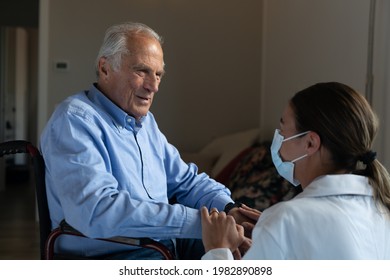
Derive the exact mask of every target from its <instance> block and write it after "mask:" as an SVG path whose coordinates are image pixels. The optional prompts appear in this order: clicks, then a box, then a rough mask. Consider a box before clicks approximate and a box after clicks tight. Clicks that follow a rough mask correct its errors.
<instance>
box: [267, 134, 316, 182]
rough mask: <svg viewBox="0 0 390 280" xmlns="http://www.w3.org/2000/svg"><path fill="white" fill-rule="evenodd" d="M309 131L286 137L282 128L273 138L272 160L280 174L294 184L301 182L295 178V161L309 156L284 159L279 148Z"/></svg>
mask: <svg viewBox="0 0 390 280" xmlns="http://www.w3.org/2000/svg"><path fill="white" fill-rule="evenodd" d="M307 133H309V131H306V132H302V133H299V134H296V135H294V136H291V137H288V138H286V139H284V137H283V136H282V135H280V130H279V129H276V130H275V134H274V139H273V140H272V145H271V156H272V161H273V163H274V165H275V167H276V170H277V171H278V173H279V175H280V176H282V177H283V178H284V179H286V180H287V181H289V182H290V183H291V184H293V185H294V186H298V185H299V184H300V182H299V181H298V180H296V179H295V178H294V162H296V161H298V160H301V159H303V158H305V157H307V154H305V155H303V156H301V157H298V158H296V159H294V160H292V161H283V160H282V158H281V157H280V154H279V150H280V147H281V146H282V143H283V142H286V141H288V140H291V139H294V138H297V137H299V136H302V135H305V134H307Z"/></svg>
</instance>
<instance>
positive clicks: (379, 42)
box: [373, 0, 390, 170]
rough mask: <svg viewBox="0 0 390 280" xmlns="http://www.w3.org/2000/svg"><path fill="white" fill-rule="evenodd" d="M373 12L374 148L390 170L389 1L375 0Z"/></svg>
mask: <svg viewBox="0 0 390 280" xmlns="http://www.w3.org/2000/svg"><path fill="white" fill-rule="evenodd" d="M375 12H376V13H375V15H376V19H375V32H374V37H375V40H374V67H373V74H374V86H373V107H374V109H375V110H376V112H377V114H378V116H379V120H380V127H379V128H380V129H379V134H378V137H377V141H376V150H377V151H378V157H379V159H380V160H381V161H382V163H383V164H384V165H385V166H386V167H387V169H388V170H390V146H389V143H390V126H389V123H390V114H389V112H388V111H389V106H390V97H389V91H390V79H389V76H390V29H389V26H390V1H388V0H376V8H375Z"/></svg>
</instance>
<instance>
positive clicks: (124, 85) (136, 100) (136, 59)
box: [98, 35, 164, 119]
mask: <svg viewBox="0 0 390 280" xmlns="http://www.w3.org/2000/svg"><path fill="white" fill-rule="evenodd" d="M129 42H130V43H129ZM129 42H128V50H129V52H130V54H126V55H123V56H122V64H121V65H120V66H119V69H117V70H114V69H112V67H111V65H110V64H109V61H108V60H107V59H106V58H101V59H100V63H99V80H98V88H99V89H100V90H101V91H102V92H103V93H104V94H105V95H106V96H107V97H108V98H109V99H111V101H113V102H114V103H115V104H116V105H117V106H119V107H120V108H121V109H122V110H124V111H125V112H126V113H127V114H129V115H131V116H133V117H135V118H136V119H140V118H141V117H143V116H145V115H146V114H147V112H148V111H149V108H150V106H151V105H152V102H153V97H154V94H155V93H156V92H157V91H158V87H159V85H160V82H161V78H162V76H163V74H164V59H163V51H162V48H161V45H160V43H159V42H158V41H157V40H155V39H152V38H147V37H144V36H142V35H138V36H136V37H133V38H132V39H131V41H129Z"/></svg>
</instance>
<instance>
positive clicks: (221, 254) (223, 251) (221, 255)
mask: <svg viewBox="0 0 390 280" xmlns="http://www.w3.org/2000/svg"><path fill="white" fill-rule="evenodd" d="M202 260H206V261H207V260H234V258H233V254H232V252H231V251H230V250H229V249H228V248H217V249H212V250H210V251H208V252H207V253H206V254H204V255H203V257H202Z"/></svg>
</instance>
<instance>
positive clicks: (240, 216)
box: [229, 204, 261, 238]
mask: <svg viewBox="0 0 390 280" xmlns="http://www.w3.org/2000/svg"><path fill="white" fill-rule="evenodd" d="M229 215H231V216H233V217H234V219H235V220H236V222H237V223H238V224H240V225H242V226H243V227H244V232H245V236H246V237H248V238H252V231H253V228H254V227H255V224H256V222H257V220H258V219H259V218H260V216H261V212H260V211H259V210H257V209H253V208H250V207H248V206H246V205H245V204H242V205H241V207H237V208H233V209H232V210H230V211H229Z"/></svg>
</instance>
